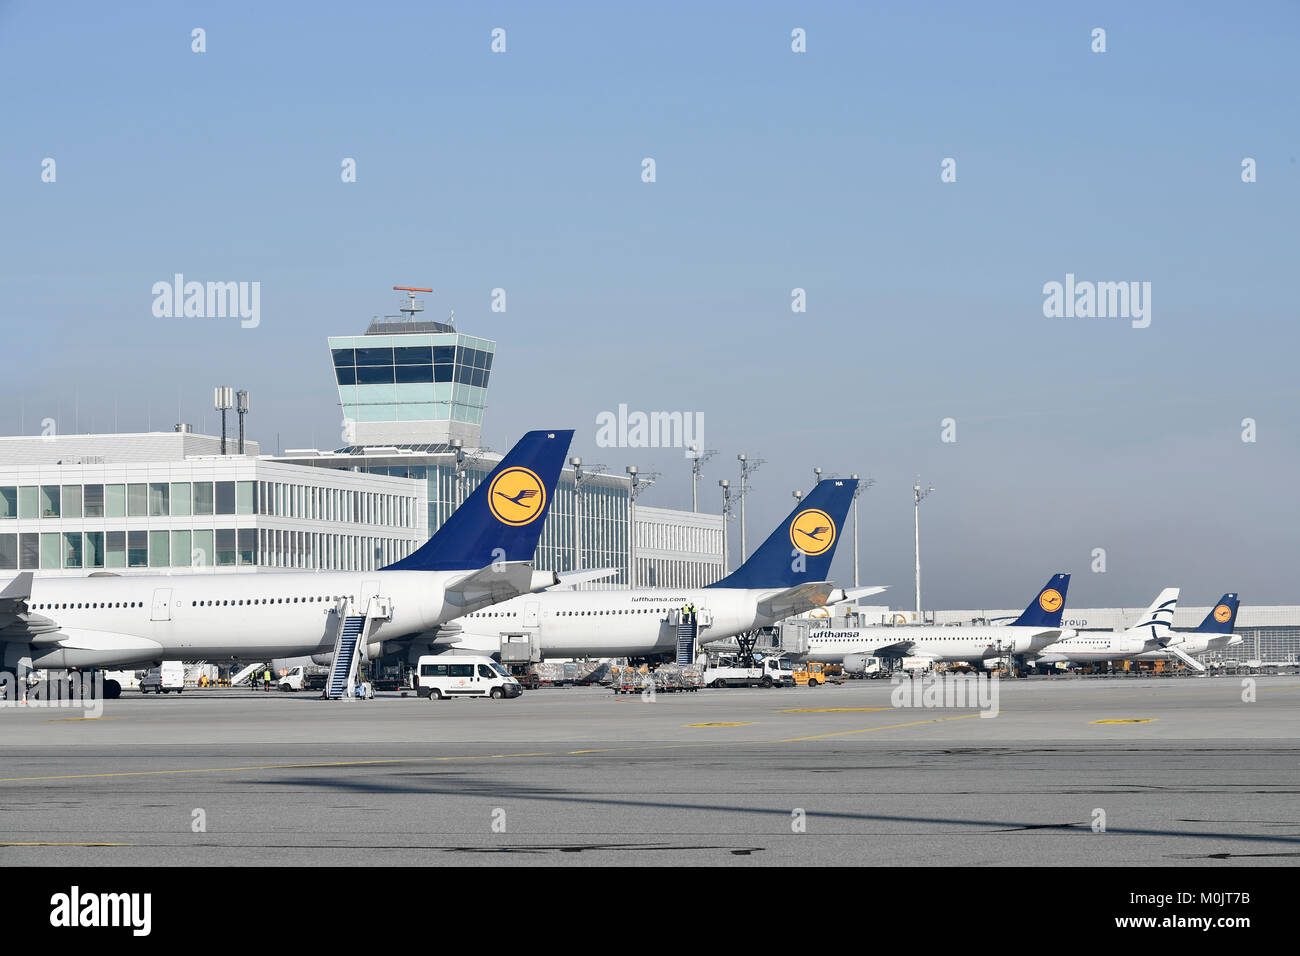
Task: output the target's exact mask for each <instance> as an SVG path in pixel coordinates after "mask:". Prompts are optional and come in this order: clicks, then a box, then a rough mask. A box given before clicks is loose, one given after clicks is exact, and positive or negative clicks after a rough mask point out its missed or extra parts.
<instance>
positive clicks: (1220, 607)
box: [1196, 591, 1237, 634]
mask: <svg viewBox="0 0 1300 956" xmlns="http://www.w3.org/2000/svg"><path fill="white" fill-rule="evenodd" d="M1236 624H1237V595H1235V594H1233V593H1232V592H1231V591H1229V592H1228V593H1227V594H1225V595H1224V596H1223V597H1221V598H1219V603H1218V604H1216V605H1215V606H1214V608H1213V610H1211V611H1210V613H1209V614H1207V615H1205V620H1204V621H1202V622H1201V626H1200V627H1198V628H1197V629H1196V632H1197V633H1198V634H1231V633H1232V629H1233V627H1235V626H1236Z"/></svg>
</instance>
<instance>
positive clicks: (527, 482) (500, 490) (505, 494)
mask: <svg viewBox="0 0 1300 956" xmlns="http://www.w3.org/2000/svg"><path fill="white" fill-rule="evenodd" d="M545 507H546V486H545V485H544V484H542V479H540V478H538V477H537V475H536V474H534V473H533V472H531V471H529V470H528V469H527V468H507V469H506V470H505V471H503V472H501V474H499V475H497V476H496V477H495V478H493V479H492V484H491V485H490V486H489V487H488V509H489V510H490V511H491V512H492V514H493V515H495V516H496V519H497V520H498V521H500V522H501V523H502V524H508V525H511V526H512V527H515V528H518V527H521V526H523V525H526V524H528V523H529V522H530V521H532V520H533V519H534V518H536V517H537V516H538V515H540V514H541V513H542V509H543V508H545Z"/></svg>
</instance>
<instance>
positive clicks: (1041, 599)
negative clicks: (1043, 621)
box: [1038, 588, 1062, 614]
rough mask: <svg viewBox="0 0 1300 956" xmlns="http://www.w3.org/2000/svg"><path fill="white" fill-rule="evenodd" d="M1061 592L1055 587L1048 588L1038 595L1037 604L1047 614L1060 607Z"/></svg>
mask: <svg viewBox="0 0 1300 956" xmlns="http://www.w3.org/2000/svg"><path fill="white" fill-rule="evenodd" d="M1061 604H1062V601H1061V592H1060V591H1058V590H1056V588H1048V589H1047V590H1046V591H1044V592H1043V593H1042V594H1040V595H1038V606H1039V607H1041V608H1042V609H1043V610H1044V611H1046V612H1047V613H1048V614H1051V613H1052V612H1054V611H1059V610H1060V609H1061Z"/></svg>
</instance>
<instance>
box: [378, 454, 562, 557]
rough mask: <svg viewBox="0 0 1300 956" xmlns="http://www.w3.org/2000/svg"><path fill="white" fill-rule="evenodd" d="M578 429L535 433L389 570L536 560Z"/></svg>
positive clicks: (506, 457)
mask: <svg viewBox="0 0 1300 956" xmlns="http://www.w3.org/2000/svg"><path fill="white" fill-rule="evenodd" d="M572 439H573V431H572V430H571V429H570V430H568V431H532V432H529V433H528V434H526V435H525V436H524V437H523V438H521V439H519V442H518V443H517V444H516V445H515V447H514V448H512V449H510V452H509V453H508V454H507V455H506V456H505V457H504V458H502V459H501V462H500V464H498V465H497V466H496V467H495V468H493V469H492V472H491V473H490V474H489V475H488V476H487V477H486V478H484V479H483V481H482V483H481V484H479V486H478V487H477V488H475V489H474V492H473V494H471V495H470V496H469V497H468V498H467V499H465V502H464V503H463V504H462V505H461V506H460V507H459V508H457V509H456V510H455V511H454V512H452V515H451V517H450V518H448V519H447V521H446V522H445V523H444V524H443V526H442V527H441V528H439V529H438V533H437V534H435V535H434V536H433V537H432V538H430V539H429V540H428V541H426V542H425V543H424V545H423V546H422V547H420V548H419V549H418V550H416V551H413V552H411V553H410V554H408V555H407V556H406V557H404V558H402V560H400V561H397V562H395V563H393V564H390V565H388V567H386V568H384V569H383V570H385V571H462V570H470V569H474V568H482V567H485V566H487V565H489V564H493V563H498V562H505V561H531V560H532V559H533V555H534V553H535V552H536V551H537V540H538V538H539V537H540V536H541V533H542V526H543V525H545V524H546V513H547V512H548V511H549V510H550V507H551V502H552V500H554V498H555V485H556V482H558V481H559V478H560V469H561V468H563V467H564V457H565V455H566V454H567V453H568V450H569V442H570V441H571V440H572Z"/></svg>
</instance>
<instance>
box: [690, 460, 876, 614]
mask: <svg viewBox="0 0 1300 956" xmlns="http://www.w3.org/2000/svg"><path fill="white" fill-rule="evenodd" d="M857 487H858V481H857V479H856V478H826V479H824V480H822V481H819V482H818V483H817V487H816V488H814V489H813V490H812V491H810V492H809V493H808V497H807V498H805V499H804V500H803V501H801V502H799V504H797V505H795V508H794V510H793V511H791V512H790V514H789V515H787V516H786V519H785V521H783V522H781V524H780V526H779V527H778V528H777V529H776V530H775V531H773V532H772V534H771V536H770V537H769V538H768V539H767V540H766V541H764V542H763V546H762V547H761V548H759V549H758V550H757V551H755V552H754V553H753V554H751V555H750V556H749V560H748V561H746V562H745V563H744V564H742V565H741V566H740V567H739V568H737V569H736V570H735V571H733V572H732V573H731V574H729V575H727V577H725V578H723V579H722V580H721V581H718V582H717V583H716V584H710V585H709V587H711V588H788V587H794V586H795V585H796V584H806V583H808V582H809V581H825V580H826V578H827V575H828V574H829V573H830V569H831V558H833V557H835V546H836V544H837V543H838V542H839V540H840V531H841V530H842V529H843V527H844V516H845V515H846V514H848V510H849V504H850V502H852V501H853V492H854V491H855V490H857Z"/></svg>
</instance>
